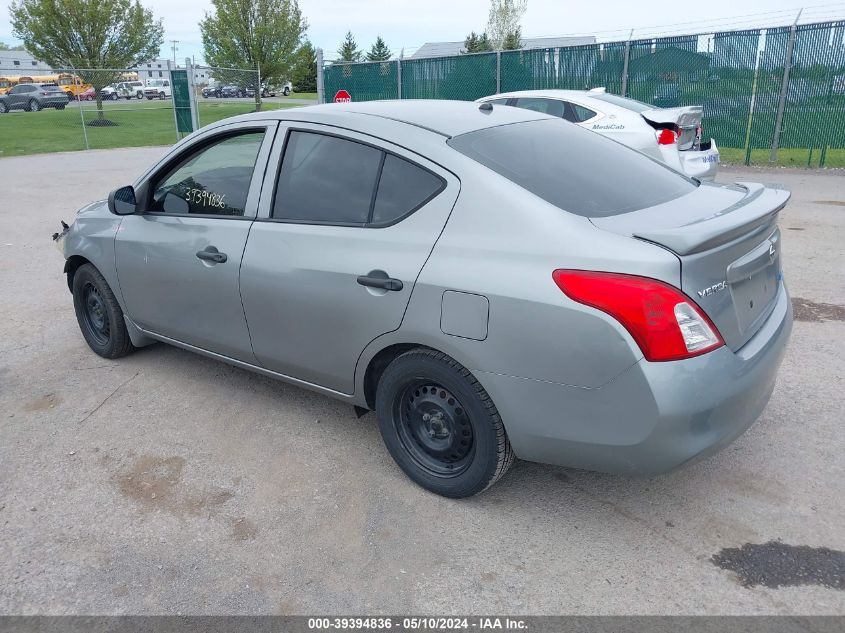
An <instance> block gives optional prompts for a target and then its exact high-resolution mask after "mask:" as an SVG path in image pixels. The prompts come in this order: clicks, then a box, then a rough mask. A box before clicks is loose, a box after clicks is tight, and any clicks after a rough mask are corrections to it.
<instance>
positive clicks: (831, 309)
mask: <svg viewBox="0 0 845 633" xmlns="http://www.w3.org/2000/svg"><path fill="white" fill-rule="evenodd" d="M792 312H793V316H794V317H795V320H796V321H811V322H816V323H821V322H822V321H845V306H840V305H836V304H835V303H819V302H816V301H810V300H809V299H801V298H800V297H793V298H792Z"/></svg>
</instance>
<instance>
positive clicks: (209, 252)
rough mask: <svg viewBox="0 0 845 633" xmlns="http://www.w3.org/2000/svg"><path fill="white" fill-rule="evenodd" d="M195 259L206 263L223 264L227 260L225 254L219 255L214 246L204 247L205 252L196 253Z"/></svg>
mask: <svg viewBox="0 0 845 633" xmlns="http://www.w3.org/2000/svg"><path fill="white" fill-rule="evenodd" d="M197 257H198V258H200V259H203V260H205V261H207V262H214V263H215V264H223V263H224V262H225V261H226V260H227V259H229V258H228V257H227V256H226V253H221V252H220V251H218V250H217V247H216V246H206V247H205V250H202V251H197Z"/></svg>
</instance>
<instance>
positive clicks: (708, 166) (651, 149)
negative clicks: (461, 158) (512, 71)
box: [478, 88, 719, 180]
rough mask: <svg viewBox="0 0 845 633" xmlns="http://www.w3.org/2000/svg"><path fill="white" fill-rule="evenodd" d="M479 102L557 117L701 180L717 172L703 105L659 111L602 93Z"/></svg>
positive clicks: (549, 93)
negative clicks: (704, 127)
mask: <svg viewBox="0 0 845 633" xmlns="http://www.w3.org/2000/svg"><path fill="white" fill-rule="evenodd" d="M478 103H492V104H497V105H508V106H516V107H518V108H525V109H528V110H536V111H539V112H544V113H546V114H551V115H554V116H559V117H561V118H563V119H566V120H567V121H571V122H573V123H575V124H576V125H580V126H581V127H585V128H587V129H589V130H592V131H594V132H598V133H599V134H602V135H603V136H607V137H608V138H612V139H613V140H615V141H618V142H620V143H623V144H624V145H627V146H628V147H632V148H633V149H636V150H638V151H640V152H642V153H644V154H646V155H648V156H651V157H652V158H656V159H657V160H660V161H662V162H664V163H666V164H667V165H669V166H670V167H673V168H674V169H677V170H678V171H681V172H683V173H684V174H686V175H687V176H691V177H693V178H697V179H699V180H713V179H714V178H715V177H716V172H718V171H719V150H718V148H717V147H716V142H715V141H714V140H713V139H712V138H711V139H709V140H707V141H704V140H702V138H701V114H702V107H701V106H685V107H680V108H657V107H655V106H653V105H650V104H647V103H642V102H641V101H636V100H634V99H629V98H627V97H620V96H619V95H614V94H610V93H608V92H605V90H604V88H594V89H593V90H525V91H521V92H507V93H502V94H497V95H492V96H490V97H484V98H483V99H478Z"/></svg>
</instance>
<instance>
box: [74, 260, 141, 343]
mask: <svg viewBox="0 0 845 633" xmlns="http://www.w3.org/2000/svg"><path fill="white" fill-rule="evenodd" d="M73 307H74V310H75V311H76V320H77V322H78V323H79V329H80V330H81V331H82V336H83V337H84V338H85V342H86V343H88V347H90V348H91V349H92V350H93V351H94V352H95V353H96V354H99V355H100V356H102V357H103V358H120V357H121V356H126V355H127V354H129V353H130V352H132V351H133V350H134V349H135V347H134V346H133V345H132V341H131V340H130V339H129V332H128V331H127V330H126V323H125V322H124V320H123V310H121V309H120V304H118V302H117V299H116V298H115V296H114V293H113V292H112V291H111V288H109V285H108V283H107V282H106V280H105V278H104V277H103V276H102V275H101V274H100V271H99V270H97V269H96V268H94V266H92V265H91V264H83V265H82V266H80V267H79V268H77V269H76V273H75V274H74V276H73Z"/></svg>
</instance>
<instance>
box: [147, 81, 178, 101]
mask: <svg viewBox="0 0 845 633" xmlns="http://www.w3.org/2000/svg"><path fill="white" fill-rule="evenodd" d="M144 96H145V97H146V98H147V99H167V98H170V97H171V96H173V93H172V92H171V90H170V80H169V79H147V87H146V88H144Z"/></svg>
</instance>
